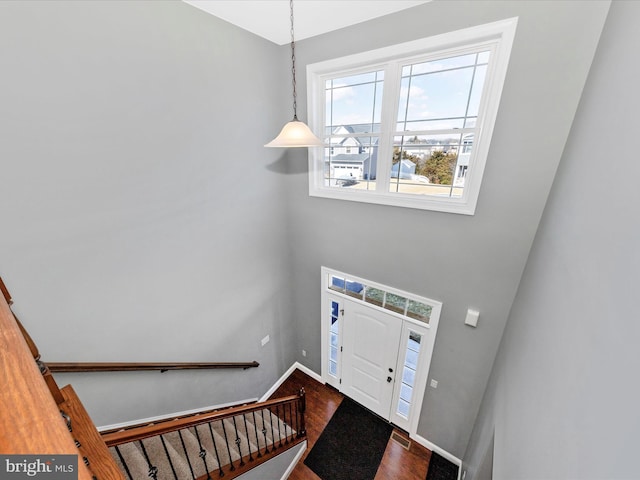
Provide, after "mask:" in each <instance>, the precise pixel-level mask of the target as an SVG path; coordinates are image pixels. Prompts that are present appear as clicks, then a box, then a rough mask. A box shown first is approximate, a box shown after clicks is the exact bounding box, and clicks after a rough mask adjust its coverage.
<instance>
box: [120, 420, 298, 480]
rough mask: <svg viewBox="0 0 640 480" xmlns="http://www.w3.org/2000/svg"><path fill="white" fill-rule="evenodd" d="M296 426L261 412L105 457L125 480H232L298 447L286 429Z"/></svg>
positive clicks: (294, 434)
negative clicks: (220, 479) (221, 478)
mask: <svg viewBox="0 0 640 480" xmlns="http://www.w3.org/2000/svg"><path fill="white" fill-rule="evenodd" d="M278 414H280V416H282V417H283V418H284V419H285V420H286V422H285V421H283V420H282V419H281V418H280V417H279V416H278ZM287 415H289V418H287ZM294 415H295V414H294ZM295 420H296V418H295V417H294V416H292V411H291V410H290V411H289V412H287V410H286V409H284V408H283V409H281V410H278V409H277V408H275V409H274V408H263V409H258V410H253V411H249V412H246V413H241V414H238V415H235V416H231V417H227V418H224V419H221V420H214V421H211V422H206V423H201V424H198V425H195V426H189V427H186V428H181V429H178V430H173V431H169V432H166V433H162V434H157V435H154V436H150V437H148V438H144V439H141V440H135V441H131V442H127V443H122V444H120V445H116V446H112V447H110V448H109V452H110V453H111V455H112V457H113V458H114V459H115V461H116V463H117V464H118V466H119V467H120V469H121V470H122V471H123V472H124V473H125V475H126V477H127V479H128V480H147V479H148V478H150V477H151V478H153V479H154V480H183V479H184V480H194V479H200V478H202V479H207V478H211V476H223V475H225V476H226V477H227V478H233V476H234V475H233V473H232V474H231V475H229V473H231V472H234V473H236V474H239V473H241V472H244V471H246V470H247V469H249V468H251V467H252V466H253V465H251V464H253V463H255V464H259V463H262V462H261V460H264V458H265V457H266V456H269V457H271V456H273V455H274V454H275V453H276V451H278V453H279V452H280V451H284V450H285V449H286V448H287V447H288V446H293V445H294V443H298V442H297V440H298V439H299V437H300V435H298V434H297V432H296V430H294V429H293V428H292V426H291V425H290V424H294V423H295Z"/></svg>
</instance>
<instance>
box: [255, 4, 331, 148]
mask: <svg viewBox="0 0 640 480" xmlns="http://www.w3.org/2000/svg"><path fill="white" fill-rule="evenodd" d="M289 10H290V12H291V15H290V20H291V80H292V85H293V120H291V121H290V122H289V123H287V124H286V125H285V126H284V127H282V130H281V131H280V135H278V136H277V137H276V138H274V139H273V140H271V141H270V142H269V143H267V144H266V145H265V147H284V148H290V147H323V146H324V143H322V140H320V139H319V138H318V137H316V136H315V135H314V134H313V132H312V131H311V129H310V128H309V127H308V126H307V124H306V123H304V122H301V121H300V120H298V114H297V110H298V109H297V101H296V99H297V97H298V95H297V93H296V42H295V39H294V35H293V0H289Z"/></svg>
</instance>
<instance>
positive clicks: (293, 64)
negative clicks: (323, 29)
mask: <svg viewBox="0 0 640 480" xmlns="http://www.w3.org/2000/svg"><path fill="white" fill-rule="evenodd" d="M289 10H290V12H291V15H290V20H291V76H292V82H293V119H294V120H295V121H298V102H297V99H298V94H297V92H296V42H295V40H294V35H293V0H289Z"/></svg>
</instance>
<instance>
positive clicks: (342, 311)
mask: <svg viewBox="0 0 640 480" xmlns="http://www.w3.org/2000/svg"><path fill="white" fill-rule="evenodd" d="M340 315H342V316H343V317H344V308H341V309H340Z"/></svg>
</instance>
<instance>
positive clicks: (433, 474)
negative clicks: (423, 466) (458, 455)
mask: <svg viewBox="0 0 640 480" xmlns="http://www.w3.org/2000/svg"><path fill="white" fill-rule="evenodd" d="M426 480H458V466H457V465H456V464H455V463H451V462H450V461H449V460H447V459H446V458H444V457H443V456H441V455H438V454H437V453H436V452H433V453H431V460H429V470H428V471H427V479H426Z"/></svg>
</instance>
